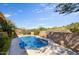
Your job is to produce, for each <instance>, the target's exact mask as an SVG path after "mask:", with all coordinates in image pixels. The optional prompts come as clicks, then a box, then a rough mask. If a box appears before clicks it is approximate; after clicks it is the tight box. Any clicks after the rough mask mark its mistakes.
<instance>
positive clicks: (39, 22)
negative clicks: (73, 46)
mask: <svg viewBox="0 0 79 59" xmlns="http://www.w3.org/2000/svg"><path fill="white" fill-rule="evenodd" d="M56 5H57V4H47V3H0V12H2V13H3V14H4V15H5V17H7V18H9V19H10V20H12V21H13V22H14V23H15V25H16V26H17V27H20V28H21V27H22V28H23V27H24V28H28V29H31V28H39V27H46V28H48V27H54V26H57V27H60V26H66V25H68V24H71V23H74V22H79V12H77V13H71V14H68V15H64V14H59V13H57V12H54V10H55V6H56Z"/></svg>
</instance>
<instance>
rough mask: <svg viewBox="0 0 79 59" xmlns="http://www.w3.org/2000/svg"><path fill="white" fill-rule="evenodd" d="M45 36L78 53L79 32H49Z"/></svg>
mask: <svg viewBox="0 0 79 59" xmlns="http://www.w3.org/2000/svg"><path fill="white" fill-rule="evenodd" d="M47 38H48V39H50V40H53V41H54V42H55V43H57V44H59V45H62V46H64V47H67V48H70V49H72V50H73V51H75V52H77V53H79V33H69V32H52V31H51V32H49V33H47Z"/></svg>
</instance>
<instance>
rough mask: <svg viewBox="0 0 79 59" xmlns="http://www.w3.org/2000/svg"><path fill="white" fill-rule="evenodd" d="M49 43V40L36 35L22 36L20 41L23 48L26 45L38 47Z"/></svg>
mask: <svg viewBox="0 0 79 59" xmlns="http://www.w3.org/2000/svg"><path fill="white" fill-rule="evenodd" d="M47 45H48V41H47V40H45V39H41V38H38V37H35V36H27V37H21V38H20V43H19V46H20V48H22V49H24V47H27V48H28V49H38V48H41V47H44V46H47Z"/></svg>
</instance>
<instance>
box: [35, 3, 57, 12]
mask: <svg viewBox="0 0 79 59" xmlns="http://www.w3.org/2000/svg"><path fill="white" fill-rule="evenodd" d="M39 6H40V7H42V8H40V9H35V10H34V12H36V13H43V12H51V11H52V12H53V10H54V8H55V6H56V4H51V3H40V4H39Z"/></svg>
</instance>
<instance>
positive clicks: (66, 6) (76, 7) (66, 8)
mask: <svg viewBox="0 0 79 59" xmlns="http://www.w3.org/2000/svg"><path fill="white" fill-rule="evenodd" d="M78 11H79V3H60V4H58V5H57V6H56V9H55V12H59V14H69V13H73V12H78Z"/></svg>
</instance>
